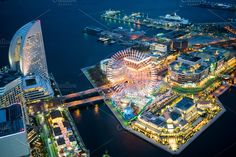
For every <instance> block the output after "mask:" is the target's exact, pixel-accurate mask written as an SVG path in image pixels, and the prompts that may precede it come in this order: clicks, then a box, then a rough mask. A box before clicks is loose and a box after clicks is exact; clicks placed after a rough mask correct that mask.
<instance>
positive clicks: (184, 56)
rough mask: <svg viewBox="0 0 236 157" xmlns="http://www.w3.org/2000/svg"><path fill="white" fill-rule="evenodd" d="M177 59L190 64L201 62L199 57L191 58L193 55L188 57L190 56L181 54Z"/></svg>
mask: <svg viewBox="0 0 236 157" xmlns="http://www.w3.org/2000/svg"><path fill="white" fill-rule="evenodd" d="M179 58H182V59H184V60H187V61H191V62H197V61H199V60H201V58H200V57H196V56H193V55H190V54H181V55H180V56H179Z"/></svg>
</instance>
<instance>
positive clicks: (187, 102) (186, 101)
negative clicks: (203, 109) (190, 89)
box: [175, 97, 194, 111]
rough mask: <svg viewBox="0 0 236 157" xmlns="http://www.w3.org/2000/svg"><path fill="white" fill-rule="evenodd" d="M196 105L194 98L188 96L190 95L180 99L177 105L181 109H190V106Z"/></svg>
mask: <svg viewBox="0 0 236 157" xmlns="http://www.w3.org/2000/svg"><path fill="white" fill-rule="evenodd" d="M193 105H194V103H193V99H191V98H188V97H184V98H183V99H182V100H181V101H179V102H178V103H177V104H176V105H175V107H176V108H178V109H180V110H184V111H186V110H188V109H189V108H190V107H192V106H193Z"/></svg>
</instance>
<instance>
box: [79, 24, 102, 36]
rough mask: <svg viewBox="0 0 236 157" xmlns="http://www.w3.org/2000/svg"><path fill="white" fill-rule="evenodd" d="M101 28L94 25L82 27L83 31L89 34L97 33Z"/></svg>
mask: <svg viewBox="0 0 236 157" xmlns="http://www.w3.org/2000/svg"><path fill="white" fill-rule="evenodd" d="M102 31H103V30H102V29H101V28H98V27H94V26H87V27H85V28H84V30H83V32H84V33H87V34H90V35H99V34H100V33H101V32H102Z"/></svg>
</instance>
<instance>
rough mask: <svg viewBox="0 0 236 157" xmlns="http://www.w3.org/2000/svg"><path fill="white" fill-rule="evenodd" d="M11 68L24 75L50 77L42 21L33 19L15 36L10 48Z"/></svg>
mask: <svg viewBox="0 0 236 157" xmlns="http://www.w3.org/2000/svg"><path fill="white" fill-rule="evenodd" d="M9 61H10V65H11V68H12V69H14V70H18V71H20V72H21V73H22V74H23V75H24V76H26V75H29V74H38V75H40V76H42V77H43V78H48V69H47V62H46V56H45V49H44V43H43V35H42V30H41V23H40V21H39V20H37V21H32V22H29V23H27V24H26V25H24V26H23V27H21V28H20V29H19V30H18V31H17V32H16V33H15V35H14V36H13V38H12V40H11V43H10V48H9Z"/></svg>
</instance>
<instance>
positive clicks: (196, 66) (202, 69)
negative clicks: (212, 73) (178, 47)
mask: <svg viewBox="0 0 236 157" xmlns="http://www.w3.org/2000/svg"><path fill="white" fill-rule="evenodd" d="M169 73H170V80H171V81H174V82H177V83H179V84H188V83H198V82H200V81H201V80H202V79H204V78H206V77H207V76H208V74H209V67H208V66H207V65H206V64H204V63H203V62H202V59H201V58H200V57H195V56H192V55H189V54H182V55H180V56H179V57H178V59H177V60H176V61H174V62H172V63H171V64H170V65H169Z"/></svg>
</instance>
